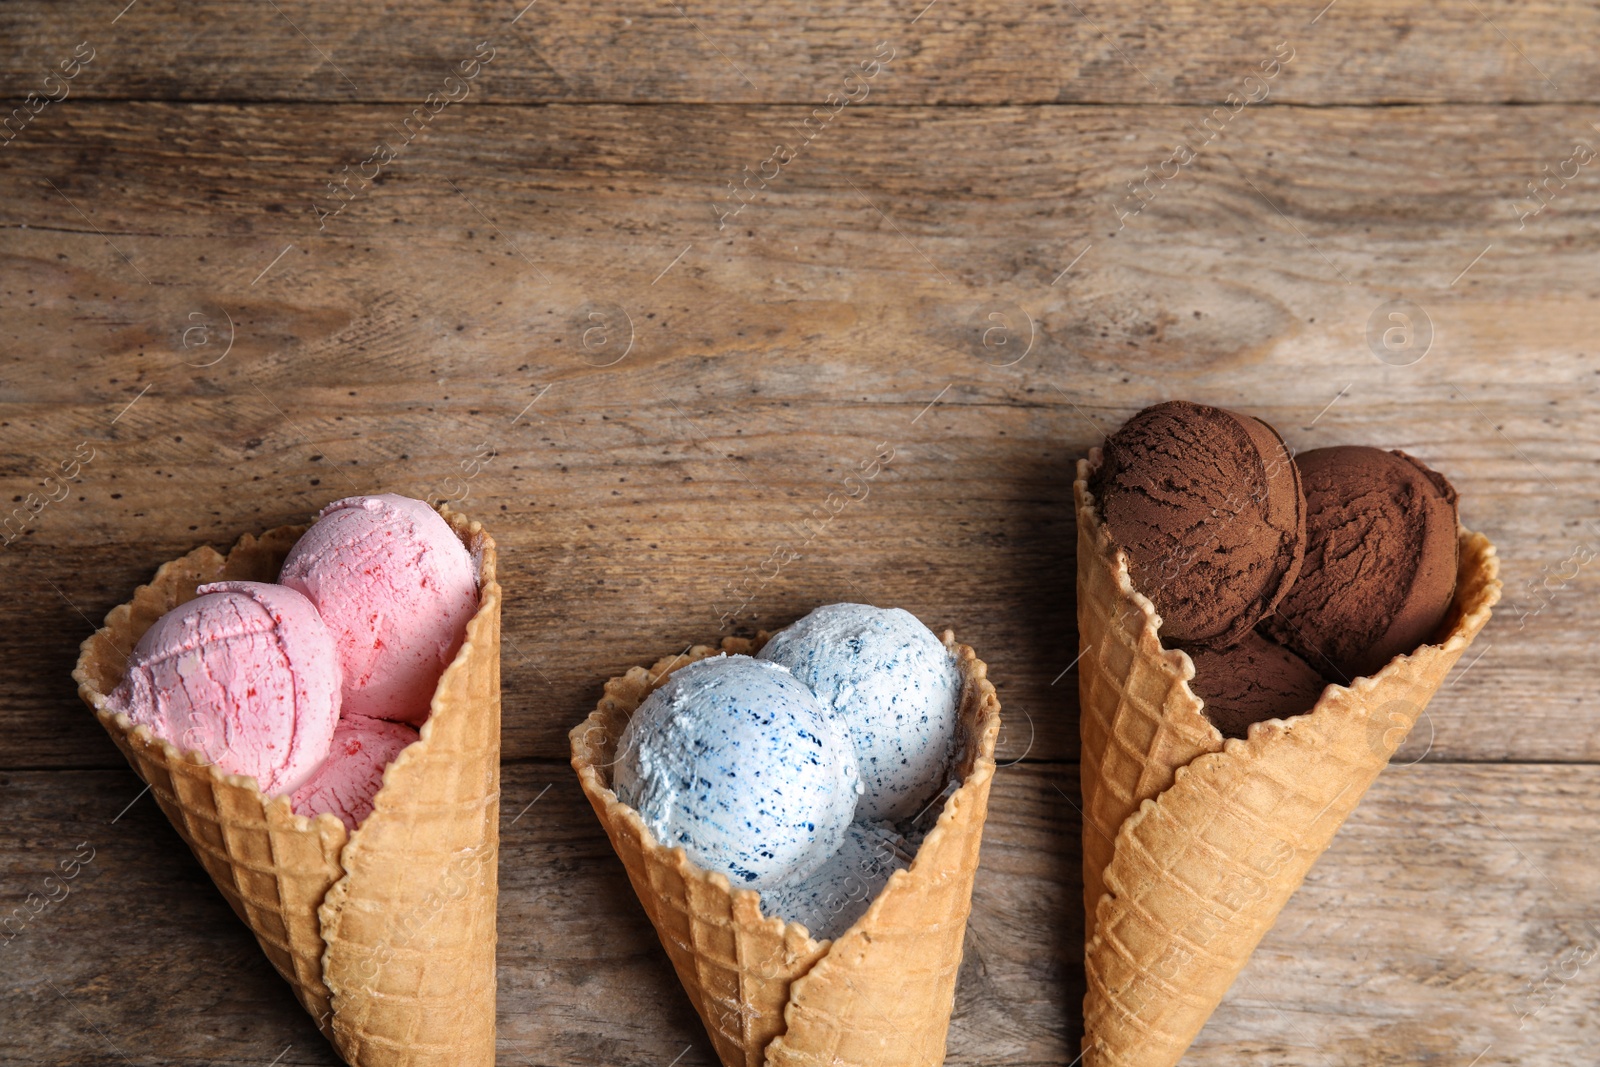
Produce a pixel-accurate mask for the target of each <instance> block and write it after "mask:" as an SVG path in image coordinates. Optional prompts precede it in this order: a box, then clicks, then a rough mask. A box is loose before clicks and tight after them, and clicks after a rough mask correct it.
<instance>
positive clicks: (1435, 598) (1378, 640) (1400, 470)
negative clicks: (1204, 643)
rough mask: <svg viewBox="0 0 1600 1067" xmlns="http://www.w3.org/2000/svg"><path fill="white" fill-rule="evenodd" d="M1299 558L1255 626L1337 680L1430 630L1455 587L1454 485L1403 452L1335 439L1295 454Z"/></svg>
mask: <svg viewBox="0 0 1600 1067" xmlns="http://www.w3.org/2000/svg"><path fill="white" fill-rule="evenodd" d="M1296 465H1297V466H1299V468H1300V477H1301V480H1302V482H1303V484H1304V486H1305V494H1306V508H1307V512H1306V559H1305V567H1304V568H1303V569H1302V570H1301V572H1300V577H1299V580H1298V581H1296V582H1295V584H1294V588H1292V589H1290V590H1289V594H1288V596H1286V597H1284V598H1283V602H1282V603H1281V604H1279V605H1278V609H1277V611H1276V613H1274V614H1273V615H1272V616H1271V617H1270V618H1268V619H1267V620H1266V621H1265V623H1263V629H1264V631H1265V632H1266V633H1267V634H1268V635H1269V636H1271V637H1272V638H1274V639H1275V640H1277V641H1279V642H1281V643H1282V644H1285V645H1288V646H1289V647H1290V648H1292V649H1294V650H1295V651H1296V652H1298V653H1299V654H1300V655H1301V656H1302V657H1303V658H1304V659H1305V660H1306V662H1308V663H1310V664H1311V665H1312V666H1313V667H1315V668H1317V669H1318V670H1319V671H1321V672H1322V674H1323V676H1324V677H1327V678H1329V679H1331V680H1333V681H1337V682H1348V681H1350V680H1351V679H1353V678H1356V677H1359V676H1361V675H1368V674H1373V673H1375V672H1376V671H1377V670H1378V669H1379V668H1380V667H1382V666H1383V665H1384V664H1385V663H1388V662H1389V660H1391V659H1393V658H1394V657H1395V656H1397V655H1400V654H1401V653H1406V652H1410V651H1412V650H1413V649H1415V648H1416V647H1417V646H1418V645H1420V644H1422V643H1423V642H1424V641H1427V640H1428V639H1429V638H1431V637H1432V636H1433V634H1434V633H1435V632H1436V631H1437V630H1438V628H1439V623H1440V622H1441V621H1442V620H1443V619H1444V616H1445V612H1446V611H1448V610H1449V608H1450V601H1451V599H1452V597H1453V596H1454V595H1455V587H1456V550H1457V545H1456V538H1457V524H1456V491H1455V489H1454V488H1452V487H1451V485H1450V483H1449V482H1448V481H1446V480H1445V477H1444V475H1442V474H1439V473H1437V472H1436V471H1431V470H1429V469H1428V468H1427V467H1426V466H1424V465H1423V464H1422V462H1421V461H1419V460H1417V459H1415V458H1413V457H1411V456H1408V455H1406V454H1405V453H1404V452H1385V451H1383V450H1382V449H1378V448H1366V447H1362V446H1357V445H1344V446H1340V447H1337V448H1319V449H1317V450H1315V451H1313V452H1306V453H1303V454H1302V455H1300V456H1299V457H1298V458H1297V459H1296Z"/></svg>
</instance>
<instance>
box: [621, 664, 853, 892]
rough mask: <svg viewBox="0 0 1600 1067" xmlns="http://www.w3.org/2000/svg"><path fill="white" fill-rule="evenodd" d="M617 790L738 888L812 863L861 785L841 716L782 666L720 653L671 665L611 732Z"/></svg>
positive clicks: (827, 848)
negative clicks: (615, 734) (615, 740)
mask: <svg viewBox="0 0 1600 1067" xmlns="http://www.w3.org/2000/svg"><path fill="white" fill-rule="evenodd" d="M618 752H619V756H618V762H617V766H616V771H615V774H614V786H613V788H614V789H615V790H616V793H617V798H618V799H619V800H621V801H622V802H623V803H624V804H627V805H629V806H631V807H633V808H634V809H635V810H637V811H638V812H639V814H640V816H641V817H643V819H644V822H645V825H646V826H648V827H649V828H650V832H651V833H652V834H654V835H655V837H656V839H657V840H658V841H660V842H661V843H662V844H664V845H667V846H669V847H670V846H676V847H680V848H682V849H683V850H684V851H685V852H686V853H687V854H688V855H689V858H690V859H692V860H693V861H694V862H695V863H697V864H699V865H700V866H701V867H704V868H705V869H707V870H710V871H720V872H721V873H723V874H725V875H727V877H728V881H729V882H730V883H732V885H733V886H734V888H736V889H768V888H772V887H775V886H779V885H783V884H787V883H792V882H798V881H801V880H803V879H805V878H807V877H809V876H810V875H811V874H813V873H814V872H815V871H816V870H817V869H818V868H819V867H821V866H822V865H823V864H824V863H825V862H827V860H828V858H829V857H830V856H832V855H833V854H834V853H835V852H837V851H838V850H839V846H840V844H841V843H842V842H843V841H844V836H845V830H846V828H847V827H848V826H849V825H850V820H851V818H852V816H853V814H854V811H855V807H856V798H857V795H858V794H859V793H860V790H861V783H860V776H859V772H858V771H857V766H856V757H855V752H854V749H853V748H852V746H851V744H850V738H849V735H848V734H847V733H846V732H845V729H844V727H843V725H842V724H841V723H840V722H838V721H837V719H836V718H835V716H833V715H832V714H831V713H830V712H829V711H828V709H827V708H825V707H824V706H823V705H822V704H821V703H820V702H819V701H818V700H817V698H816V696H815V695H814V694H813V693H812V692H811V690H810V689H809V688H807V687H806V686H805V685H804V684H803V683H802V682H800V681H798V680H797V679H795V678H794V676H793V675H791V674H790V673H789V672H788V671H787V670H785V669H784V668H783V667H780V666H778V665H777V664H774V663H765V662H762V661H760V660H755V659H751V658H750V657H749V656H717V657H714V658H711V659H704V660H700V661H698V662H696V663H692V664H690V665H689V666H687V667H684V668H682V669H681V670H678V671H676V672H674V673H673V675H672V677H671V678H669V679H668V680H667V682H666V684H664V685H662V686H661V688H659V689H657V690H656V691H655V692H653V693H651V694H650V695H649V696H648V697H646V698H645V701H644V703H643V704H641V705H639V710H638V711H636V712H634V714H633V717H632V718H631V719H630V720H628V725H627V728H626V729H625V730H624V731H623V733H622V737H621V739H620V741H619V744H618Z"/></svg>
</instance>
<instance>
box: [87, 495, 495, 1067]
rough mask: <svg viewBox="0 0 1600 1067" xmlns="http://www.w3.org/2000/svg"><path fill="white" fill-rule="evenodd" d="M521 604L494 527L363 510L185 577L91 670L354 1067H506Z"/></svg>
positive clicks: (239, 548) (134, 616) (115, 626)
mask: <svg viewBox="0 0 1600 1067" xmlns="http://www.w3.org/2000/svg"><path fill="white" fill-rule="evenodd" d="M275 578H276V579H279V581H280V582H281V584H278V583H275V582H274V581H273V579H275ZM499 606H500V587H499V585H498V583H497V582H496V580H495V550H494V542H493V540H492V539H491V538H490V537H489V536H488V534H487V533H486V532H485V531H484V530H483V528H482V527H481V526H480V525H479V524H477V523H475V522H469V521H468V520H466V519H465V518H463V517H461V516H459V515H454V514H451V513H449V512H448V511H446V512H443V513H441V512H436V511H434V510H433V509H432V508H430V507H428V506H427V505H426V504H424V503H422V502H421V501H415V500H409V499H407V498H404V497H397V496H390V495H385V496H378V497H363V498H353V499H351V500H343V501H338V502H336V503H334V504H332V505H330V506H329V507H328V508H326V509H324V511H323V512H322V514H321V515H320V516H319V517H318V522H317V524H316V525H314V526H312V527H311V528H310V529H309V530H306V529H305V528H303V527H302V528H294V527H283V528H279V529H276V530H271V531H268V532H267V533H265V534H263V535H262V536H260V537H250V536H247V537H245V538H243V539H241V540H240V542H239V543H238V544H237V545H236V546H234V548H233V550H232V551H231V552H230V553H228V554H227V555H225V556H224V555H221V554H219V553H216V552H214V551H212V550H211V549H209V548H201V549H197V550H195V551H194V552H191V553H189V554H188V555H187V556H184V557H182V558H181V559H178V560H174V561H172V562H171V563H168V564H166V565H165V566H163V567H162V568H161V570H160V571H159V572H158V573H157V575H156V578H155V580H154V581H153V582H152V584H151V585H148V586H142V587H140V589H139V590H138V592H137V593H136V594H135V597H134V599H133V601H132V602H131V603H129V604H125V605H123V606H121V607H119V608H117V609H116V610H114V611H113V612H112V613H111V614H110V615H109V616H107V620H106V626H105V627H104V628H103V629H101V630H100V631H98V632H97V633H96V634H94V635H93V636H92V637H90V638H89V639H88V640H87V641H85V642H84V645H83V651H82V654H81V655H80V657H79V662H78V668H77V670H75V671H74V677H75V678H76V679H77V681H78V683H79V693H80V695H81V696H82V697H83V699H84V701H85V702H86V703H87V704H89V706H90V707H91V708H93V709H94V710H95V712H96V714H97V715H98V717H99V719H100V721H101V724H102V725H103V726H104V727H105V728H106V730H107V732H108V733H110V735H111V737H112V739H113V740H114V741H115V742H116V743H117V745H118V747H119V748H121V749H122V750H123V753H124V754H125V755H126V756H127V757H128V760H129V762H130V764H132V765H133V767H134V769H135V770H136V771H137V772H138V773H139V775H140V776H141V777H142V778H144V779H145V781H146V782H147V783H148V784H149V785H150V787H151V789H152V792H153V794H154V796H155V798H156V800H157V802H158V803H159V804H160V805H161V807H162V809H163V810H164V811H165V812H166V814H167V816H168V818H169V819H171V820H172V822H173V825H174V826H175V827H176V828H177V829H178V831H179V833H180V834H181V835H182V836H183V837H184V839H185V841H186V842H187V843H188V844H189V846H190V847H191V849H192V850H193V851H194V853H195V856H196V857H197V858H198V859H199V860H200V862H201V863H202V865H204V866H205V868H206V870H207V871H208V873H210V874H211V876H212V878H213V880H215V882H216V883H217V887H218V888H219V889H220V890H221V891H222V893H223V895H224V896H225V897H226V898H227V899H228V901H229V903H230V904H231V905H232V906H233V908H234V910H235V912H236V913H237V914H238V915H239V916H240V918H241V919H243V920H244V921H245V922H246V923H247V924H248V925H249V926H250V927H251V929H252V930H253V931H254V932H255V934H256V937H257V940H258V941H260V943H261V946H262V948H263V950H264V951H265V952H266V953H267V955H268V957H269V958H270V959H271V960H272V962H273V964H274V965H275V966H276V967H277V968H278V971H279V973H280V974H282V975H283V976H284V978H285V979H286V980H288V981H289V982H290V984H291V985H292V986H293V987H294V989H295V992H296V995H297V996H298V997H299V999H300V1001H301V1003H302V1005H304V1006H305V1008H306V1010H307V1011H308V1012H309V1013H310V1014H311V1015H312V1017H313V1018H314V1019H315V1020H316V1022H317V1025H318V1026H319V1028H320V1029H321V1030H322V1031H323V1033H324V1034H325V1035H326V1036H327V1037H328V1038H329V1039H330V1040H331V1041H332V1042H333V1044H334V1045H335V1047H336V1048H337V1049H338V1051H339V1053H340V1055H341V1056H342V1057H343V1058H344V1059H345V1060H346V1062H349V1063H352V1064H359V1065H372V1067H380V1065H390V1064H396V1065H398V1064H418V1065H420V1064H431V1063H439V1064H446V1063H449V1064H455V1063H468V1064H490V1063H493V1061H494V1014H495V993H494V990H495V974H494V943H495V932H494V931H495V904H496V896H497V867H498V806H499ZM419 725H420V730H419V729H418V728H417V727H418V726H419Z"/></svg>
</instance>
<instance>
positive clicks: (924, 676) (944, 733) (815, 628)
mask: <svg viewBox="0 0 1600 1067" xmlns="http://www.w3.org/2000/svg"><path fill="white" fill-rule="evenodd" d="M758 658H760V659H763V660H768V661H770V662H773V663H780V664H782V665H783V666H785V667H787V668H789V670H790V671H791V672H792V673H793V674H794V676H795V677H796V678H798V679H799V680H800V681H802V682H804V683H805V684H806V685H808V686H810V687H811V689H812V691H813V692H815V693H816V695H817V699H819V700H821V701H822V703H823V704H824V705H826V706H827V707H828V708H830V709H832V711H833V712H834V714H835V715H837V716H838V717H839V719H840V720H841V721H842V722H843V723H845V725H846V726H848V727H849V730H850V739H851V741H852V743H853V744H854V745H855V750H856V759H857V761H858V762H859V764H860V769H861V783H862V786H863V787H864V792H863V793H862V796H861V800H860V802H859V803H858V804H857V806H856V816H855V817H856V818H857V819H862V820H867V821H879V820H890V821H899V820H901V819H905V818H909V817H911V816H913V815H916V814H917V813H918V812H919V811H920V810H921V809H922V807H923V806H924V805H925V804H927V803H928V801H930V800H932V799H933V797H934V796H935V795H936V794H937V793H938V792H939V790H940V789H941V788H942V787H943V786H944V784H945V782H946V780H947V779H948V778H949V775H950V761H951V757H952V755H953V754H954V750H955V741H956V719H957V712H958V710H959V707H960V703H961V673H960V671H959V670H958V669H957V667H956V659H955V656H954V655H953V654H952V653H951V652H950V650H949V649H947V648H945V647H944V645H943V644H941V643H940V641H939V639H938V638H937V637H935V636H933V632H932V631H931V630H929V629H928V628H927V627H926V626H924V625H922V623H921V622H919V621H917V617H916V616H915V615H913V614H911V613H910V612H909V611H905V610H903V609H901V608H875V607H870V606H868V605H866V604H828V605H826V606H824V607H820V608H818V609H816V610H815V611H813V612H812V613H811V614H809V615H807V616H806V617H805V618H803V619H800V620H799V621H798V622H796V623H795V624H794V625H792V626H789V627H786V628H784V629H782V630H779V631H778V632H777V633H775V634H773V635H772V638H771V640H769V641H768V642H767V644H766V646H765V647H764V648H762V649H761V652H760V653H759V656H758Z"/></svg>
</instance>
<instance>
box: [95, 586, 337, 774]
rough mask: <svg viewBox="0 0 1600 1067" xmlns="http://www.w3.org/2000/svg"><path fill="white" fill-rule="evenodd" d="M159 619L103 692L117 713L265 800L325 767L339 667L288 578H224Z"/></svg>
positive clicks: (312, 612)
mask: <svg viewBox="0 0 1600 1067" xmlns="http://www.w3.org/2000/svg"><path fill="white" fill-rule="evenodd" d="M198 592H199V595H198V596H197V597H195V599H193V600H191V601H189V602H188V603H186V604H181V605H179V606H178V607H176V608H173V609H172V610H171V611H169V612H167V613H166V614H165V615H163V616H161V618H159V619H157V620H156V623H155V625H154V626H152V627H150V629H148V630H146V631H145V634H144V636H143V637H141V638H140V639H139V643H138V644H137V645H135V646H134V649H133V654H132V655H131V656H129V657H128V673H127V676H126V677H125V678H123V680H122V684H121V685H119V686H117V688H116V689H115V690H113V691H112V693H111V695H110V696H108V697H107V698H106V706H107V707H108V708H109V709H111V710H112V711H114V712H126V713H127V715H128V717H129V718H130V719H132V720H133V721H134V722H135V723H138V724H142V725H144V726H148V727H149V728H150V732H151V733H153V734H155V735H156V736H157V737H159V738H162V739H163V740H166V741H170V742H171V743H172V744H174V745H176V746H177V747H179V748H181V749H186V750H194V751H199V752H200V753H202V754H203V755H204V756H205V757H206V759H207V760H209V761H210V762H212V763H214V764H216V765H217V766H218V767H220V768H221V769H222V770H224V771H226V772H227V773H229V774H247V775H250V776H251V777H253V778H255V780H256V785H257V786H258V787H259V788H260V790H261V792H263V793H265V794H266V795H268V796H274V795H276V794H279V793H289V792H293V791H294V790H295V789H296V788H298V787H299V786H300V784H301V783H302V782H304V781H305V780H306V779H307V778H309V777H310V776H311V774H312V773H313V772H314V771H315V770H316V769H317V767H318V765H319V764H321V763H322V761H323V759H324V757H326V756H327V754H328V746H329V745H331V744H332V743H333V731H334V725H335V724H336V723H337V722H338V720H339V683H340V676H339V662H338V659H337V657H336V655H335V652H334V644H333V637H332V635H331V634H330V633H329V632H328V628H327V627H326V626H324V625H323V622H322V617H321V616H320V615H318V614H317V609H316V608H315V607H313V606H312V604H311V601H309V600H307V599H306V598H305V597H303V596H301V595H300V594H299V593H297V592H295V591H294V590H293V589H285V588H284V587H283V586H281V585H269V584H266V583H263V582H217V583H215V584H212V585H202V586H201V587H200V589H199V591H198Z"/></svg>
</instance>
